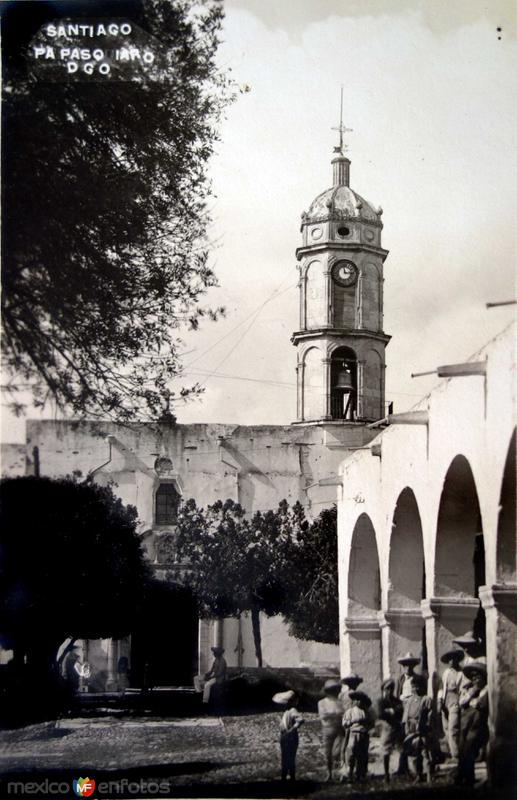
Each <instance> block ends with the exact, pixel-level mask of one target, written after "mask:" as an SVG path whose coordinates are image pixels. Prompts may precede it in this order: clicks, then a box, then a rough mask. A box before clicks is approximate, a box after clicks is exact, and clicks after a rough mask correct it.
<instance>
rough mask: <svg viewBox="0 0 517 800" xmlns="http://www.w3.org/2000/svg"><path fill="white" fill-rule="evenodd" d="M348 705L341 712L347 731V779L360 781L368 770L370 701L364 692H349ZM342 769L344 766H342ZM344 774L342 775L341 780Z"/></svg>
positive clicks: (370, 724)
mask: <svg viewBox="0 0 517 800" xmlns="http://www.w3.org/2000/svg"><path fill="white" fill-rule="evenodd" d="M348 696H349V699H350V703H351V705H350V707H349V708H348V709H347V710H346V711H345V713H344V714H343V728H344V730H345V731H347V733H348V736H347V747H346V750H347V764H348V780H349V781H350V783H352V782H353V781H354V780H356V781H359V782H362V781H364V780H365V779H366V774H367V771H368V748H369V745H370V728H371V727H372V718H371V715H370V713H369V710H370V706H371V705H372V701H371V700H370V698H369V697H368V695H367V694H365V692H360V691H351V692H349V695H348ZM343 769H344V768H343ZM343 779H344V774H343V775H342V780H343Z"/></svg>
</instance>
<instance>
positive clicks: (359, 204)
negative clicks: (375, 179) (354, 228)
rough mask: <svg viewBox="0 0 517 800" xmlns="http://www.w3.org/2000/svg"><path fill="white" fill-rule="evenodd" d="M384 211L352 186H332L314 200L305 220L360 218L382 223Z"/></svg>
mask: <svg viewBox="0 0 517 800" xmlns="http://www.w3.org/2000/svg"><path fill="white" fill-rule="evenodd" d="M381 214H382V211H381V210H380V209H378V210H377V211H376V210H375V209H374V207H373V206H372V205H371V204H370V203H369V202H368V201H367V200H365V199H364V197H361V195H360V194H357V192H354V190H353V189H351V188H350V186H332V188H330V189H327V190H326V191H324V192H322V193H321V194H319V195H318V196H317V197H316V199H315V200H313V201H312V203H311V205H310V207H309V210H308V212H306V214H305V215H304V219H303V221H304V222H321V221H322V220H325V219H329V218H333V219H358V220H362V221H364V222H368V223H370V224H372V223H373V224H375V223H377V224H380V221H381V220H380V218H381Z"/></svg>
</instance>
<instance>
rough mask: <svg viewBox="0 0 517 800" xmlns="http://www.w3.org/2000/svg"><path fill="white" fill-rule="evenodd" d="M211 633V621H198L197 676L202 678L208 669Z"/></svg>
mask: <svg viewBox="0 0 517 800" xmlns="http://www.w3.org/2000/svg"><path fill="white" fill-rule="evenodd" d="M211 633H212V621H211V620H209V619H200V620H199V627H198V670H197V671H198V675H199V677H200V678H203V677H204V675H205V673H207V672H208V670H209V669H210V664H209V663H208V662H209V660H210V641H211Z"/></svg>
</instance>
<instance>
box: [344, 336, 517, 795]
mask: <svg viewBox="0 0 517 800" xmlns="http://www.w3.org/2000/svg"><path fill="white" fill-rule="evenodd" d="M514 332H515V331H514V330H513V327H511V328H510V329H507V330H506V331H505V332H504V333H503V334H501V335H500V336H499V337H497V338H496V339H494V340H493V341H492V342H491V343H490V344H489V345H487V346H486V348H484V350H483V351H482V352H481V353H479V354H477V355H476V357H475V358H474V359H473V361H475V362H478V363H479V364H480V365H483V368H482V369H481V367H480V369H479V372H480V373H482V374H470V375H466V374H464V372H465V371H463V374H462V371H461V370H457V371H458V373H460V374H458V375H457V376H456V377H451V378H448V379H446V380H445V381H443V382H442V383H441V384H439V385H438V386H437V387H436V389H435V390H434V391H433V392H431V394H430V395H429V396H428V397H426V398H425V399H424V400H423V401H422V402H421V403H419V404H418V406H417V407H416V408H415V409H414V410H413V411H412V412H409V413H407V414H401V415H394V416H393V417H391V418H389V422H390V424H389V425H388V426H387V427H385V428H384V429H381V431H380V433H379V436H378V437H377V438H376V439H374V440H373V442H372V443H371V445H370V446H369V448H367V449H366V450H363V451H361V452H360V451H356V452H355V453H354V454H352V455H351V456H350V457H349V458H348V459H347V460H346V461H345V462H343V464H342V466H341V475H342V487H341V490H340V491H341V498H340V500H339V514H338V525H339V560H340V565H339V566H340V616H341V620H340V627H341V642H340V644H341V661H342V665H341V666H342V670H349V669H354V670H356V671H358V670H359V669H362V671H363V675H364V677H365V683H366V685H367V686H368V688H369V689H370V690H371V691H372V692H373V693H374V694H377V693H378V690H379V683H380V681H381V679H382V678H385V677H387V676H388V675H391V676H396V675H397V674H398V670H399V666H398V663H397V659H398V658H400V657H401V656H402V655H403V654H405V653H406V652H407V651H408V650H410V651H412V652H413V653H415V654H416V655H418V656H419V657H420V658H421V664H422V668H423V670H424V671H425V672H427V674H428V675H429V691H430V692H433V693H435V692H436V689H437V686H438V682H439V677H440V673H441V672H442V671H443V669H444V666H443V665H442V664H441V662H440V655H441V654H442V653H443V652H444V651H445V650H446V649H448V647H449V646H450V645H451V643H452V640H453V638H454V637H456V636H459V635H461V634H464V633H466V632H467V631H468V630H474V631H475V632H476V634H477V635H478V636H479V637H480V638H481V639H482V640H483V641H484V643H485V647H486V654H487V669H488V688H489V699H490V730H491V741H490V747H489V766H490V770H491V775H492V777H494V776H497V775H498V776H499V778H498V780H502V778H503V777H504V778H505V779H507V780H508V779H509V776H510V775H512V774H513V772H512V771H514V770H515V765H514V761H515V759H514V753H515V746H516V744H517V742H516V741H515V738H516V735H517V702H516V701H517V680H516V678H517V574H516V501H515V495H516V474H515V463H516V450H515V445H516V443H515V411H514V404H513V391H514V390H513V387H514V385H515V383H514V381H512V377H511V376H512V375H513V374H514V371H515V364H514V346H513V341H514V339H513V336H514ZM514 777H515V776H514Z"/></svg>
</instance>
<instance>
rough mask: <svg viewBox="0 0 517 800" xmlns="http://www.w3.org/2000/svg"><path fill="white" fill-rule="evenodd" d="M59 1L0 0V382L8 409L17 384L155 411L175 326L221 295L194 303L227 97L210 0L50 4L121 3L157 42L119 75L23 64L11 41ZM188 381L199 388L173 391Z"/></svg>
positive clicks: (86, 407) (32, 29)
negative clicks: (0, 5) (0, 373)
mask: <svg viewBox="0 0 517 800" xmlns="http://www.w3.org/2000/svg"><path fill="white" fill-rule="evenodd" d="M59 11H60V6H59V4H56V3H39V2H36V3H33V2H30V1H29V2H24V3H17V4H15V5H14V6H13V5H12V4H10V3H8V4H6V7H5V8H4V14H3V20H2V22H3V29H4V36H3V45H4V47H3V63H4V74H3V106H2V119H3V135H2V145H3V152H2V156H3V163H2V173H3V174H2V191H3V204H2V208H3V219H2V253H3V263H2V280H3V295H2V300H3V337H2V353H3V357H4V369H5V370H6V373H7V376H8V380H7V386H6V389H7V391H8V393H9V397H10V402H11V407H12V408H13V410H15V411H16V412H21V411H23V408H24V405H23V402H22V401H21V399H20V394H19V392H20V390H21V389H23V388H24V387H25V388H27V387H28V388H29V389H30V390H31V391H32V395H33V402H34V403H35V404H36V406H38V405H39V406H42V405H44V404H45V403H46V402H47V401H49V400H50V401H52V402H53V403H54V404H55V405H56V406H57V407H58V408H60V409H62V410H65V409H66V410H68V411H70V410H71V411H72V412H74V413H75V414H78V415H83V416H84V415H87V416H89V417H102V418H106V417H109V418H114V419H117V420H119V421H126V420H130V419H133V418H134V417H135V416H136V417H141V418H150V419H156V418H157V417H160V415H161V413H162V412H163V411H164V410H165V411H168V409H169V402H170V400H171V399H172V401H173V402H174V399H175V395H174V394H173V393H172V394H171V393H170V392H168V384H169V382H170V380H171V379H172V378H174V377H175V376H178V375H179V374H180V373H181V366H180V360H179V348H180V346H181V340H180V338H179V335H180V330H179V329H180V328H181V327H182V326H187V327H190V328H196V327H197V326H198V324H199V321H200V319H201V318H202V317H203V316H204V315H207V314H208V315H210V316H211V317H213V318H215V317H216V316H217V314H218V312H219V311H220V310H221V309H219V310H218V309H216V310H211V309H205V308H203V307H200V306H199V305H198V303H199V301H200V298H201V296H202V295H203V293H204V292H205V291H206V289H207V288H208V287H211V286H213V285H214V284H215V283H216V279H215V276H214V273H213V271H212V270H211V269H210V267H209V264H208V248H209V243H208V238H207V231H208V227H209V222H210V220H209V216H208V213H207V199H208V198H209V196H210V186H209V183H208V181H207V179H206V165H207V161H208V159H209V158H210V156H211V154H212V151H213V146H214V142H215V141H216V138H217V133H216V124H217V121H218V119H219V118H220V114H221V111H222V108H223V107H224V104H225V102H226V101H227V100H228V99H229V89H228V87H229V84H228V82H227V80H226V79H225V77H224V76H223V75H222V74H221V73H220V72H219V71H218V69H217V67H216V65H215V54H216V50H217V46H218V39H219V34H220V28H221V21H222V15H223V12H222V4H221V3H220V2H217V1H214V2H210V1H209V0H207V2H204V3H202V4H198V3H196V2H195V0H134V2H131V3H130V2H127V0H122V2H120V1H119V2H116V3H113V2H110V0H103V1H102V2H96V1H95V0H93V2H92V0H88V2H86V3H85V2H83V0H77V1H76V2H74V3H73V4H72V5H70V4H68V8H66V9H65V8H63V7H61V13H64V14H65V15H66V14H67V13H68V15H71V16H73V17H75V18H77V17H81V16H86V17H88V19H89V21H91V19H92V18H93V17H95V18H96V19H97V20H103V19H104V21H106V18H110V17H113V16H116V17H122V16H124V14H127V13H128V12H131V15H130V16H131V17H132V22H133V23H134V25H135V27H136V26H137V25H138V27H139V28H140V29H141V31H142V34H141V35H142V36H143V37H144V39H145V37H148V38H150V37H153V38H152V41H154V42H155V53H156V55H157V58H156V61H155V63H154V65H153V67H152V68H149V70H147V71H146V72H145V73H144V74H143V75H142V74H141V73H140V74H138V75H135V76H134V77H133V79H131V78H128V77H127V76H126V77H125V78H124V76H121V75H118V76H117V75H114V76H113V77H112V79H109V80H108V79H106V80H100V79H96V80H94V79H84V76H83V79H82V80H79V79H78V78H77V75H75V74H74V75H70V76H67V74H66V71H64V70H61V77H60V79H59V80H55V79H52V80H51V79H50V77H49V79H48V80H46V79H45V75H44V74H43V72H39V73H37V74H36V76H35V73H34V71H33V72H32V73H31V68H30V66H29V65H28V62H29V60H30V59H29V58H24V57H23V53H24V52H25V50H26V48H27V47H28V46H29V42H30V39H31V36H33V35H34V34H36V32H37V30H38V28H39V26H40V25H41V24H43V23H44V22H49V21H50V20H52V19H54V18H55V17H56V16H59ZM29 12H30V13H29ZM89 44H90V45H91V42H90V43H89ZM49 76H50V72H49ZM191 391H193V392H197V391H200V388H199V387H198V386H197V385H194V386H193V387H190V388H183V389H182V390H181V391H180V395H182V396H184V395H187V394H189V392H191ZM176 399H177V398H176Z"/></svg>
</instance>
